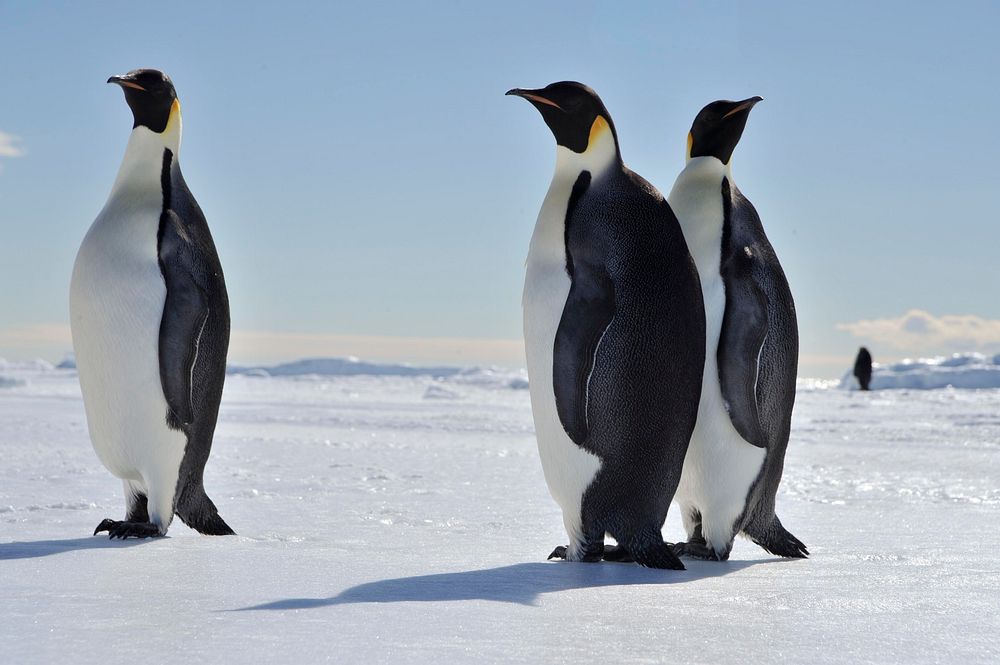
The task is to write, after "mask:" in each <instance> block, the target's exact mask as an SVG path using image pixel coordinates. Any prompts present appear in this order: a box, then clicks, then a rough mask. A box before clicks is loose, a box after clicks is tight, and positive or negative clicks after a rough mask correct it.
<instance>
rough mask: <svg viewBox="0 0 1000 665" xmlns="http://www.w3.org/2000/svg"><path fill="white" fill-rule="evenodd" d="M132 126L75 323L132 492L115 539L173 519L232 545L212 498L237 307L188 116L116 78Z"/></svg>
mask: <svg viewBox="0 0 1000 665" xmlns="http://www.w3.org/2000/svg"><path fill="white" fill-rule="evenodd" d="M108 83H115V84H117V85H119V86H121V88H122V90H123V91H124V93H125V101H126V102H128V105H129V107H130V108H131V110H132V114H133V116H134V119H135V122H134V124H133V129H132V135H131V137H130V138H129V142H128V146H127V147H126V149H125V158H124V159H123V160H122V165H121V168H120V170H119V171H118V177H117V179H116V180H115V183H114V186H113V187H112V189H111V195H110V196H109V198H108V201H107V203H105V205H104V209H103V210H101V212H100V214H98V216H97V219H96V220H94V223H93V225H92V226H91V227H90V230H89V231H88V232H87V235H86V237H85V238H84V240H83V244H82V245H81V246H80V251H79V253H78V254H77V257H76V264H75V266H74V268H73V280H72V284H71V287H70V322H71V327H72V332H73V348H74V351H75V352H76V362H77V369H78V372H79V376H80V387H81V388H82V391H83V402H84V407H85V409H86V412H87V425H88V428H89V430H90V439H91V442H92V443H93V445H94V450H95V451H96V452H97V456H98V457H99V458H100V460H101V462H103V464H104V466H106V467H107V468H108V470H109V471H111V473H113V474H114V475H115V476H117V477H119V478H121V479H122V480H123V481H124V494H125V502H126V513H125V520H124V521H115V520H111V519H105V520H104V521H102V522H101V523H100V525H98V527H97V529H96V530H95V531H94V533H95V534H97V533H99V532H101V531H107V532H108V533H109V534H110V536H111V538H115V537H119V538H127V537H129V536H134V537H137V538H145V537H148V536H162V535H164V534H166V532H167V527H169V526H170V522H171V520H172V519H173V516H174V513H175V512H176V514H177V515H178V516H179V517H180V518H181V520H182V521H183V522H184V523H185V524H187V525H188V526H190V527H192V528H194V529H197V530H198V531H200V532H201V533H204V534H211V535H226V534H232V533H233V530H232V529H230V528H229V525H227V524H226V523H225V522H224V521H223V520H222V518H221V517H219V513H218V510H217V509H216V507H215V505H214V504H213V503H212V501H211V499H209V498H208V496H207V495H206V494H205V489H204V487H203V485H202V473H203V470H204V468H205V462H206V461H207V460H208V454H209V451H210V449H211V447H212V436H213V434H214V432H215V423H216V418H217V417H218V413H219V402H220V400H221V398H222V384H223V381H224V380H225V375H226V351H227V349H228V347H229V300H228V297H227V295H226V284H225V280H224V279H223V276H222V266H221V265H220V264H219V257H218V255H217V254H216V251H215V245H214V243H213V242H212V235H211V234H210V233H209V230H208V225H207V223H206V222H205V216H204V215H203V214H202V212H201V208H200V207H198V203H197V202H196V201H195V200H194V197H193V196H192V195H191V192H190V191H189V190H188V188H187V185H186V184H185V183H184V178H183V177H182V176H181V169H180V164H179V163H178V161H177V156H178V150H179V148H180V143H181V107H180V102H178V100H177V95H176V93H175V92H174V86H173V83H171V81H170V79H169V78H168V77H167V76H165V75H164V74H163V73H162V72H159V71H157V70H155V69H137V70H135V71H131V72H129V73H128V74H125V75H123V76H112V77H111V78H109V79H108Z"/></svg>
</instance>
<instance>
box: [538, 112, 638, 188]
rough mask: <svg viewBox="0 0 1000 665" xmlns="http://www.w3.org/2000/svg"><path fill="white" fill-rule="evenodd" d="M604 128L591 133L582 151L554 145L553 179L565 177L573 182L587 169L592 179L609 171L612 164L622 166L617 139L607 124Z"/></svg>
mask: <svg viewBox="0 0 1000 665" xmlns="http://www.w3.org/2000/svg"><path fill="white" fill-rule="evenodd" d="M604 127H605V129H602V130H601V131H598V132H597V134H596V135H592V137H591V140H590V144H589V145H588V146H587V149H586V150H585V151H583V152H574V151H572V150H570V149H569V148H567V147H565V146H561V145H557V146H556V171H555V174H554V175H553V180H557V179H561V178H566V179H570V180H572V181H573V182H576V179H577V178H578V177H579V175H580V174H581V173H582V172H584V171H589V172H590V175H591V178H593V180H597V179H599V178H600V177H601V176H603V175H605V174H606V173H608V172H610V170H611V167H612V166H617V167H618V168H621V167H622V157H621V153H620V152H619V151H618V140H617V139H616V138H615V135H614V132H613V131H611V129H610V128H608V127H607V125H604Z"/></svg>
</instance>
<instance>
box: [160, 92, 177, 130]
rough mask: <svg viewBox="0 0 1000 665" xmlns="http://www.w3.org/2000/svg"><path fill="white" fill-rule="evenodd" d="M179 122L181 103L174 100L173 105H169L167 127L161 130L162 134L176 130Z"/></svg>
mask: <svg viewBox="0 0 1000 665" xmlns="http://www.w3.org/2000/svg"><path fill="white" fill-rule="evenodd" d="M180 121H181V102H180V100H179V99H175V100H174V103H173V104H171V105H170V116H169V117H168V118H167V126H166V128H165V129H164V130H163V131H164V133H166V132H167V131H173V130H175V129H176V128H177V125H179V124H180Z"/></svg>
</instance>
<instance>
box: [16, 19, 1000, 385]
mask: <svg viewBox="0 0 1000 665" xmlns="http://www.w3.org/2000/svg"><path fill="white" fill-rule="evenodd" d="M803 4H804V3H721V2H698V3H694V2H681V3H676V2H656V3H648V4H646V3H587V2H571V3H539V2H507V3H488V4H487V3H464V4H459V3H450V2H429V3H421V2H407V3H349V4H348V3H343V4H341V3H297V4H294V5H289V3H281V5H280V6H279V5H278V4H273V5H271V4H269V5H252V4H244V3H215V2H213V3H194V2H185V1H181V0H178V1H175V2H171V3H169V4H167V5H163V4H162V3H161V4H143V5H139V3H131V2H128V3H126V2H120V3H115V2H106V3H101V4H100V5H94V6H87V5H86V4H85V3H14V2H4V1H2V0H0V85H2V88H0V90H2V92H0V357H7V358H18V357H27V356H34V355H42V356H45V357H50V358H52V357H54V359H58V357H59V356H61V355H62V352H63V351H64V350H68V345H67V343H66V341H65V340H66V337H65V335H66V332H65V331H66V323H67V320H68V314H67V308H68V306H67V298H68V296H67V292H68V283H69V277H70V271H71V268H72V263H73V259H74V256H75V253H76V249H77V247H78V246H79V243H80V240H81V239H82V237H83V235H84V233H85V232H86V229H87V227H88V226H89V224H90V223H91V221H92V220H93V218H94V216H95V215H96V214H97V212H98V211H99V210H100V208H101V206H102V205H103V203H104V200H105V198H106V196H107V194H108V192H109V190H110V187H111V183H112V181H113V179H114V175H115V173H116V170H117V168H118V164H119V161H120V159H121V156H122V152H123V150H124V146H125V143H126V141H127V139H128V133H129V130H130V127H131V116H130V114H129V111H128V108H127V107H126V105H125V103H124V101H123V99H122V95H121V92H120V91H119V90H117V89H115V88H114V87H112V86H108V85H105V83H104V81H105V80H106V79H107V77H108V76H109V75H111V74H115V73H121V72H123V71H125V70H128V69H132V68H134V67H157V68H160V69H163V70H164V71H166V72H167V73H168V74H170V75H171V77H172V78H173V79H174V83H175V85H176V87H177V90H178V94H179V96H180V98H181V101H182V104H183V109H184V120H185V126H184V145H183V149H182V153H181V163H182V165H183V168H184V172H185V176H186V178H187V180H188V183H189V185H190V186H191V188H192V190H193V192H194V194H195V196H196V197H197V198H198V200H199V201H200V203H201V205H202V207H203V208H204V210H205V212H206V214H207V216H208V220H209V224H210V226H211V227H212V231H213V233H214V235H215V238H216V243H217V245H218V247H219V252H220V256H221V258H222V262H223V266H224V268H225V270H226V276H227V280H228V285H229V291H230V297H231V301H232V311H233V326H234V329H235V330H236V331H238V333H239V334H238V336H237V337H236V338H234V348H233V353H232V354H231V359H232V360H234V361H255V360H276V359H279V358H291V357H296V356H300V355H306V354H310V355H312V354H322V355H335V354H336V355H339V354H344V353H355V354H356V355H363V356H367V357H381V358H384V359H413V360H435V361H447V360H450V359H457V360H461V361H463V362H501V363H503V364H518V360H519V359H520V351H519V350H518V348H517V340H518V338H519V337H520V326H521V317H520V291H521V284H522V279H523V261H524V257H525V255H526V252H527V244H528V239H529V237H530V234H531V229H532V227H533V225H534V219H535V215H536V213H537V210H538V207H539V206H540V204H541V201H542V198H543V197H544V194H545V190H546V188H547V186H548V182H549V178H550V176H551V172H552V167H553V162H554V149H553V148H554V145H553V141H552V138H551V135H550V134H549V132H548V130H547V128H546V127H545V125H544V124H543V123H542V121H541V119H540V117H539V116H538V114H537V113H536V112H535V111H534V110H533V109H532V108H531V107H530V105H528V104H525V103H524V102H522V101H521V100H517V99H512V98H505V97H504V96H503V93H504V92H505V91H506V90H507V89H508V88H511V87H517V86H521V87H536V86H542V85H545V84H547V83H549V82H551V81H555V80H561V79H576V80H580V81H584V82H586V83H588V84H590V85H591V86H593V87H594V88H595V89H597V90H598V92H599V93H600V94H601V96H602V98H603V99H604V101H605V103H606V105H607V107H608V109H609V110H610V112H611V113H612V115H613V117H614V120H615V123H616V125H617V128H618V132H619V135H620V139H621V145H622V151H623V155H624V157H625V160H626V162H627V163H628V164H629V165H630V166H631V167H632V168H633V169H635V170H636V171H638V172H639V173H641V174H642V175H644V176H645V177H646V178H648V179H649V180H651V181H652V182H653V183H654V184H656V185H657V186H658V187H659V188H660V189H661V190H664V191H669V189H670V186H671V185H672V183H673V179H674V178H675V176H676V174H677V172H678V171H679V170H680V168H682V166H683V152H684V146H685V137H686V134H687V130H688V128H689V126H690V123H691V120H692V119H693V117H694V115H695V113H696V112H697V111H698V109H700V108H701V106H702V105H704V104H705V103H707V102H710V101H712V100H715V99H720V98H729V99H742V98H745V97H749V96H751V95H756V94H759V95H762V96H763V97H764V99H765V101H764V103H762V104H760V105H759V106H757V107H756V108H755V109H754V112H753V114H752V115H751V118H750V122H749V124H748V127H747V130H746V133H745V134H744V138H743V140H742V142H741V144H740V146H739V148H738V149H737V152H736V154H735V157H734V163H733V164H734V173H735V180H736V182H737V183H738V184H739V186H740V188H741V189H742V190H743V191H744V193H745V194H746V195H747V196H748V197H749V198H750V199H751V200H752V201H753V202H754V203H755V205H756V206H757V208H758V210H759V211H760V213H761V216H762V218H763V221H764V225H765V228H766V229H767V232H768V234H769V236H770V238H771V240H772V243H773V244H774V245H775V248H776V250H777V251H778V254H779V257H780V258H781V260H782V263H783V265H784V267H785V270H786V273H787V274H788V278H789V281H790V283H791V286H792V291H793V293H794V295H795V298H796V303H797V306H798V312H799V322H800V335H801V345H802V354H803V355H802V364H803V372H802V373H803V374H808V375H819V376H831V375H836V374H838V373H839V371H840V370H841V368H842V367H846V366H847V365H848V364H849V362H850V360H851V357H852V356H853V354H854V351H855V350H856V348H857V346H858V344H859V343H866V344H869V345H871V347H872V350H873V353H874V355H875V357H876V360H878V359H879V358H883V359H884V358H889V357H898V356H902V355H913V354H921V353H936V352H946V351H951V350H958V349H959V348H968V349H978V350H982V351H987V352H995V351H1000V322H998V319H1000V297H997V295H996V294H997V292H998V291H1000V273H998V271H997V267H996V266H997V260H996V251H997V247H998V243H997V235H998V232H997V225H998V222H1000V220H998V215H997V214H996V211H995V208H994V201H993V199H994V193H995V192H996V189H997V186H996V184H995V178H996V176H995V175H994V172H993V168H992V167H993V164H992V161H993V158H994V156H995V155H996V154H997V153H998V152H1000V132H998V130H997V124H996V123H997V120H996V119H997V118H998V117H1000V89H998V86H997V85H996V72H997V71H998V70H1000V46H997V41H996V38H995V30H996V26H997V25H1000V5H997V4H996V3H988V2H981V3H976V2H966V3H961V4H959V5H953V6H949V7H945V6H943V5H938V6H934V7H930V6H928V7H924V6H920V4H919V3H904V2H898V3H895V2H893V3H850V2H849V3H838V4H836V5H828V6H812V7H807V6H802V5H803Z"/></svg>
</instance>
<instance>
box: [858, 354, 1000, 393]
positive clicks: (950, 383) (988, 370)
mask: <svg viewBox="0 0 1000 665" xmlns="http://www.w3.org/2000/svg"><path fill="white" fill-rule="evenodd" d="M840 387H841V388H844V389H847V390H858V388H859V386H858V381H857V379H855V378H854V376H853V375H852V370H847V371H846V372H845V373H844V376H843V378H841V380H840ZM948 387H951V388H1000V355H997V356H993V357H990V356H984V355H983V354H981V353H956V354H953V355H951V356H939V357H936V358H920V359H917V360H904V361H902V362H898V363H893V364H890V365H881V364H878V363H875V364H873V365H872V380H871V385H870V388H871V389H872V390H885V389H911V390H936V389H939V388H948Z"/></svg>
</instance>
